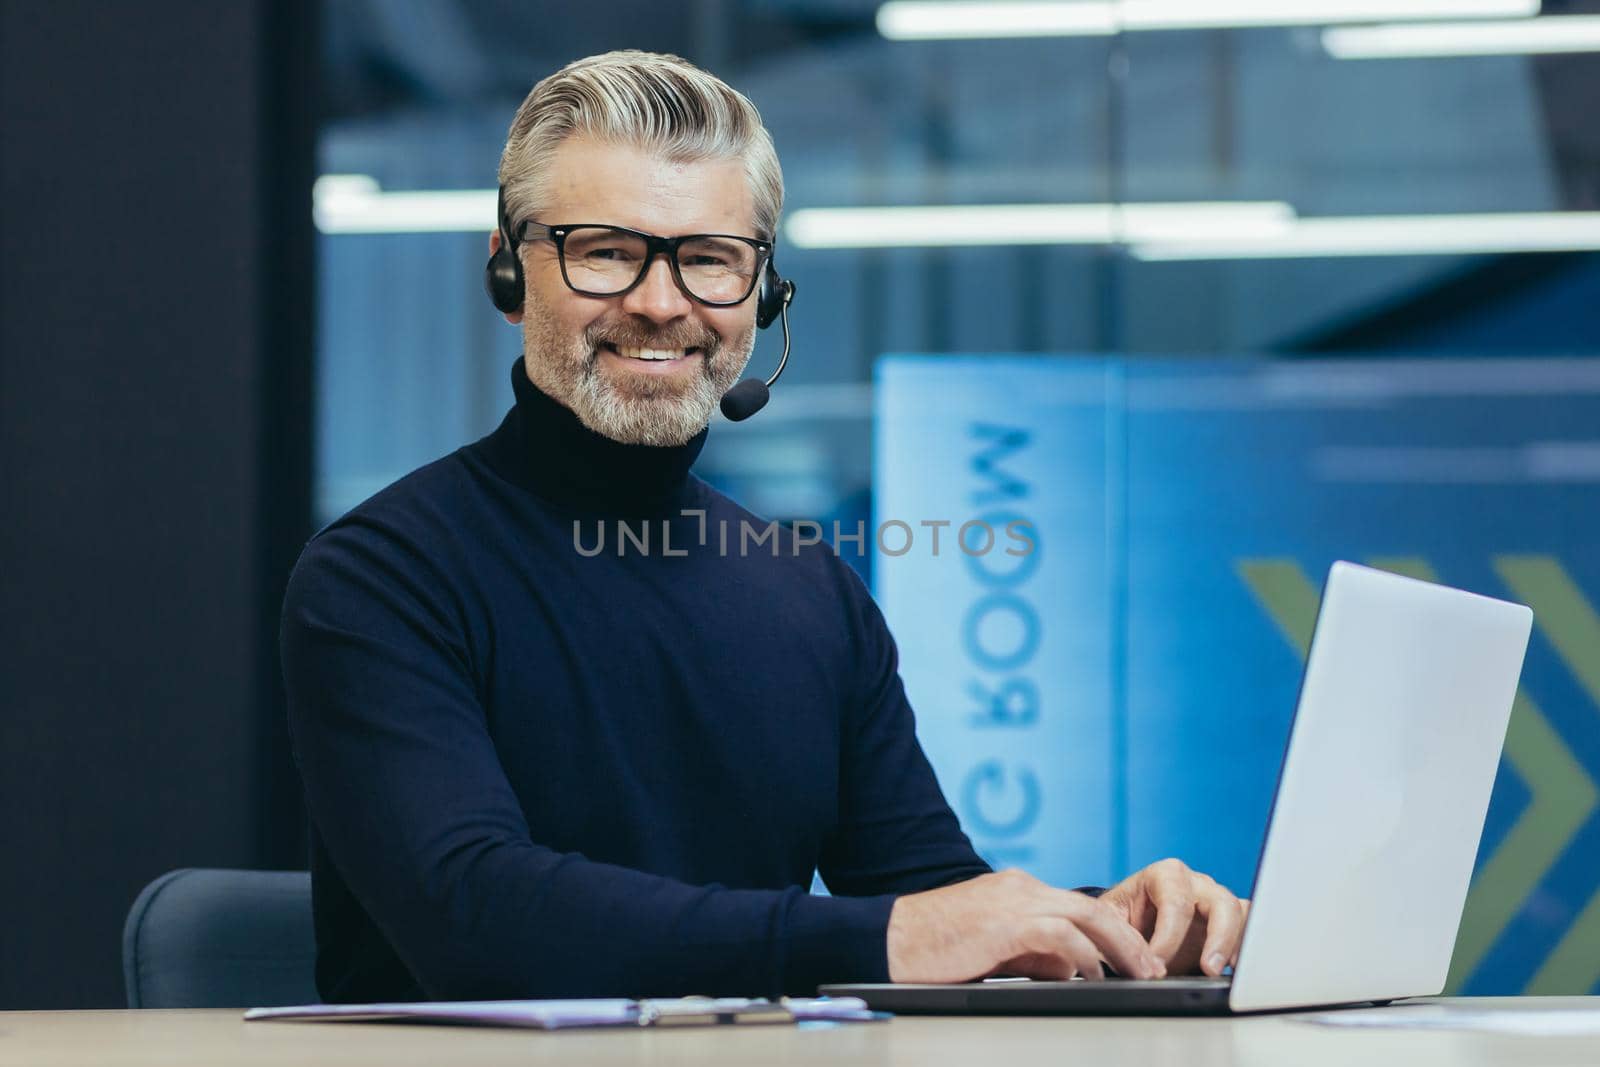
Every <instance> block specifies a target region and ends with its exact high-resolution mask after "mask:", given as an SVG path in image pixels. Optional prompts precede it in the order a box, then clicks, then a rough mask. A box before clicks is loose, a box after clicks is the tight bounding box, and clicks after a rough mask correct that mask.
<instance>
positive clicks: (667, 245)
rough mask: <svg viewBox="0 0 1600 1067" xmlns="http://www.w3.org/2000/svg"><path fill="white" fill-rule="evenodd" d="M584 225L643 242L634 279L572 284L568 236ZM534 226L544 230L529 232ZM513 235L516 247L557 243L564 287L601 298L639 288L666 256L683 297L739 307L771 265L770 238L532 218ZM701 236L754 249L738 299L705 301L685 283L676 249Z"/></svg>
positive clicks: (523, 222) (753, 290) (723, 306)
mask: <svg viewBox="0 0 1600 1067" xmlns="http://www.w3.org/2000/svg"><path fill="white" fill-rule="evenodd" d="M584 227H593V228H595V229H600V230H615V231H616V232H618V233H625V234H629V235H630V236H633V237H638V238H640V239H641V240H643V241H644V243H645V255H644V259H643V260H641V261H640V267H639V275H638V277H636V278H634V279H633V281H632V282H631V283H629V285H628V287H627V288H626V289H619V290H617V291H616V292H614V293H597V292H595V291H594V290H592V289H580V288H578V287H577V286H576V285H573V284H572V278H571V277H569V276H568V274H567V252H566V243H567V235H568V234H569V233H571V232H572V231H573V230H577V229H582V228H584ZM535 228H537V229H538V230H542V231H544V232H542V233H533V232H531V231H533V230H534V229H535ZM516 234H517V236H516V242H515V243H514V244H513V246H512V247H513V248H515V247H516V245H517V244H521V243H523V242H524V241H550V242H551V243H553V244H554V245H555V246H556V262H557V263H558V264H560V266H561V280H562V281H564V282H566V283H567V288H568V289H571V290H572V291H573V292H575V293H578V294H580V295H582V296H592V297H597V298H600V299H609V298H610V297H614V296H626V295H627V294H628V293H631V292H633V291H634V290H635V289H637V288H638V287H639V283H640V282H642V281H644V279H645V275H647V274H649V273H650V264H652V263H654V262H655V259H656V257H657V256H659V255H665V256H666V257H667V267H668V268H669V269H670V270H671V271H672V280H673V281H674V282H675V283H677V286H678V291H679V292H681V293H683V295H684V296H687V297H688V298H689V299H690V300H693V301H694V302H695V303H697V304H703V305H704V306H706V307H712V308H731V307H738V306H739V305H740V304H742V303H744V302H745V301H746V300H749V299H750V294H751V293H753V292H755V291H756V286H757V285H759V284H761V273H762V272H763V271H765V270H766V269H767V268H768V267H770V266H771V265H772V251H773V244H772V242H771V241H763V240H761V239H760V238H758V237H744V236H742V235H740V234H736V233H689V234H684V235H683V236H681V237H661V236H659V235H657V234H653V233H645V232H644V231H643V230H632V229H629V228H628V227H626V226H617V225H613V224H612V223H609V222H567V223H554V224H552V223H543V222H538V221H536V220H534V219H524V220H523V221H522V222H521V223H519V224H518V225H517V230H516ZM704 237H716V238H719V239H721V240H725V241H739V242H741V243H742V244H747V245H749V246H751V247H752V248H754V249H755V250H756V256H757V259H756V269H755V270H754V271H752V272H751V275H750V287H749V288H748V289H746V290H745V291H744V295H743V296H741V297H739V299H737V300H707V299H706V298H705V297H702V296H698V295H696V294H695V293H694V292H692V291H691V290H690V289H689V286H688V285H686V284H685V283H684V280H683V271H682V268H681V267H680V266H679V264H678V248H679V247H680V246H681V245H683V243H684V242H686V241H697V240H700V239H701V238H704Z"/></svg>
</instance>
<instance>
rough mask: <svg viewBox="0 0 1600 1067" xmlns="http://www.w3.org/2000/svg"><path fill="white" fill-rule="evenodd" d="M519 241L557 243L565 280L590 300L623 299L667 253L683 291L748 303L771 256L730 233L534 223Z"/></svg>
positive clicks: (702, 299) (701, 298)
mask: <svg viewBox="0 0 1600 1067" xmlns="http://www.w3.org/2000/svg"><path fill="white" fill-rule="evenodd" d="M517 237H518V240H519V241H543V240H548V241H554V242H555V246H556V255H557V257H558V258H559V259H560V260H561V277H562V279H563V280H565V281H566V283H567V287H568V288H570V289H572V291H573V292H577V293H582V294H583V295H585V296H621V295H622V294H623V293H626V292H628V291H629V290H630V289H632V288H633V287H634V286H636V285H638V284H639V283H640V282H641V281H643V280H644V276H645V273H646V272H647V271H648V270H649V269H650V264H651V262H652V261H654V260H655V258H656V256H658V255H665V256H666V257H667V262H668V263H670V264H671V265H672V277H673V279H674V280H676V281H677V283H678V288H679V289H682V290H683V291H684V292H685V293H687V294H688V295H689V296H690V297H691V298H692V299H694V300H696V301H698V302H699V303H702V304H705V305H707V306H709V307H732V306H733V305H735V304H741V303H743V302H744V301H745V300H746V299H748V298H749V296H750V294H751V292H752V291H754V290H755V287H756V283H757V282H758V281H759V280H760V279H761V271H762V268H764V267H765V266H766V265H767V261H768V260H769V259H771V258H772V245H771V243H770V242H767V241H758V240H756V239H755V238H754V237H737V236H734V235H732V234H726V233H692V234H688V235H687V236H684V237H657V236H656V235H655V234H650V233H640V232H639V231H638V230H630V229H627V228H625V227H622V226H602V225H599V224H598V223H588V222H584V223H575V224H573V225H569V226H547V225H545V224H544V223H540V222H533V221H531V220H530V221H528V222H524V223H523V224H522V225H521V226H519V227H517Z"/></svg>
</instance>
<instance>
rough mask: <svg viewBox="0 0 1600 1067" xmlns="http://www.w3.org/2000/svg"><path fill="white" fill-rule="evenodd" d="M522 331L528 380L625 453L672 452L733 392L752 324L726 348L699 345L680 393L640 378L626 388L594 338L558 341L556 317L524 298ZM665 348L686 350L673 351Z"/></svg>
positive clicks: (668, 384)
mask: <svg viewBox="0 0 1600 1067" xmlns="http://www.w3.org/2000/svg"><path fill="white" fill-rule="evenodd" d="M529 296H530V299H529V300H528V303H527V307H526V309H525V315H524V318H523V329H522V349H523V351H522V355H523V362H524V366H525V367H526V368H527V372H528V379H529V380H530V381H532V382H533V384H534V385H536V386H538V387H539V388H540V389H541V390H543V391H544V392H545V393H547V394H548V395H550V396H551V397H553V398H554V399H556V400H558V401H560V402H561V403H562V404H563V405H565V406H566V407H568V408H570V409H572V412H573V414H575V415H577V416H578V421H579V422H581V423H583V424H584V425H585V426H587V427H588V428H589V429H591V430H593V431H594V432H595V433H597V434H600V435H601V436H603V437H609V438H610V439H611V440H613V441H618V442H621V443H622V444H626V445H653V446H675V445H681V444H684V443H685V442H687V441H688V440H689V439H690V438H692V437H693V436H694V435H695V434H697V433H699V432H700V431H701V430H703V429H705V428H706V426H708V425H709V424H710V422H711V414H712V412H713V411H715V410H716V407H717V404H718V402H719V401H721V399H722V394H724V393H726V392H727V391H728V390H729V389H730V388H732V387H733V384H734V382H736V381H737V380H738V378H739V375H740V374H741V373H742V372H743V371H744V367H745V364H746V363H748V362H749V360H750V350H751V348H752V347H753V346H754V344H755V324H754V323H753V322H752V323H751V325H750V328H749V329H748V330H747V331H746V332H745V333H744V334H743V335H742V336H740V337H735V338H733V339H732V341H731V342H730V343H727V344H724V343H722V341H721V339H715V340H713V339H712V338H711V337H706V338H704V340H706V341H708V342H709V343H706V344H704V345H703V346H701V347H703V349H704V354H703V355H702V356H701V364H700V370H701V372H700V373H698V374H696V375H695V376H694V378H693V379H692V380H691V381H690V382H689V383H688V386H687V388H684V387H683V386H681V385H680V384H679V383H678V382H676V381H670V380H667V379H657V378H652V377H646V376H644V375H638V376H634V377H630V378H629V379H628V381H627V382H626V383H619V382H617V381H615V380H613V379H611V378H609V377H608V376H607V375H605V373H604V372H603V371H602V370H601V368H600V351H599V348H598V341H597V339H596V338H595V337H594V336H590V335H592V334H594V333H596V332H598V333H599V334H601V335H602V336H603V335H604V334H605V332H606V331H605V329H604V328H602V329H600V330H598V331H596V330H594V329H591V330H590V331H588V334H589V335H586V336H583V337H580V338H577V339H575V340H574V339H572V338H570V337H567V338H563V337H562V333H561V330H560V329H559V327H558V326H557V324H556V322H555V317H554V316H553V315H551V314H550V312H549V310H548V309H547V308H545V307H543V306H542V305H538V304H537V303H536V301H535V300H534V299H532V294H531V293H530V294H529ZM665 347H687V346H678V345H671V346H665Z"/></svg>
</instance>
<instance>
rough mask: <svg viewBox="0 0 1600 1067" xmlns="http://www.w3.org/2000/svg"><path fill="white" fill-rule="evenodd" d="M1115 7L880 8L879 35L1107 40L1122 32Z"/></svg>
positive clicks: (899, 3) (1000, 2)
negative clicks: (1119, 29) (1107, 37)
mask: <svg viewBox="0 0 1600 1067" xmlns="http://www.w3.org/2000/svg"><path fill="white" fill-rule="evenodd" d="M1113 8H1114V5H1113V4H1111V3H1109V2H1098V0H1085V2H1079V3H1048V2H1044V3H1038V2H1035V3H1028V2H1015V3H1013V2H1009V0H996V2H994V3H916V2H905V0H892V2H890V3H887V4H884V5H883V6H882V7H880V8H878V32H879V33H881V34H882V35H883V36H885V37H887V38H888V39H889V40H891V41H926V40H939V39H942V40H951V39H962V38H974V37H1105V36H1108V35H1110V34H1113V33H1116V32H1117V19H1116V12H1115V11H1114V10H1113Z"/></svg>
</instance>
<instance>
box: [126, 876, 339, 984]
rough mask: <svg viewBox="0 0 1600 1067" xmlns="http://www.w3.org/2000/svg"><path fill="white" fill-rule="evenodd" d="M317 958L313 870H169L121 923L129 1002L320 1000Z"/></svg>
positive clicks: (136, 903) (139, 898) (150, 885)
mask: <svg viewBox="0 0 1600 1067" xmlns="http://www.w3.org/2000/svg"><path fill="white" fill-rule="evenodd" d="M315 965H316V940H315V937H314V935H313V933H312V927H311V876H310V875H309V874H307V873H306V872H305V871H230V870H202V869H195V868H185V869H182V870H176V871H169V872H167V873H166V874H163V875H162V876H161V877H159V878H157V879H156V880H155V881H153V882H151V883H150V884H149V885H147V886H145V887H144V890H143V892H141V893H140V894H139V897H138V899H137V900H135V901H134V902H133V907H132V908H130V909H129V910H128V921H127V922H126V923H125V924H124V926H123V928H122V978H123V981H124V982H125V983H126V985H127V989H128V1007H130V1008H243V1007H267V1006H271V1005H280V1004H314V1003H316V1002H317V1001H318V999H319V998H318V996H317V989H316V980H315Z"/></svg>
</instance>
